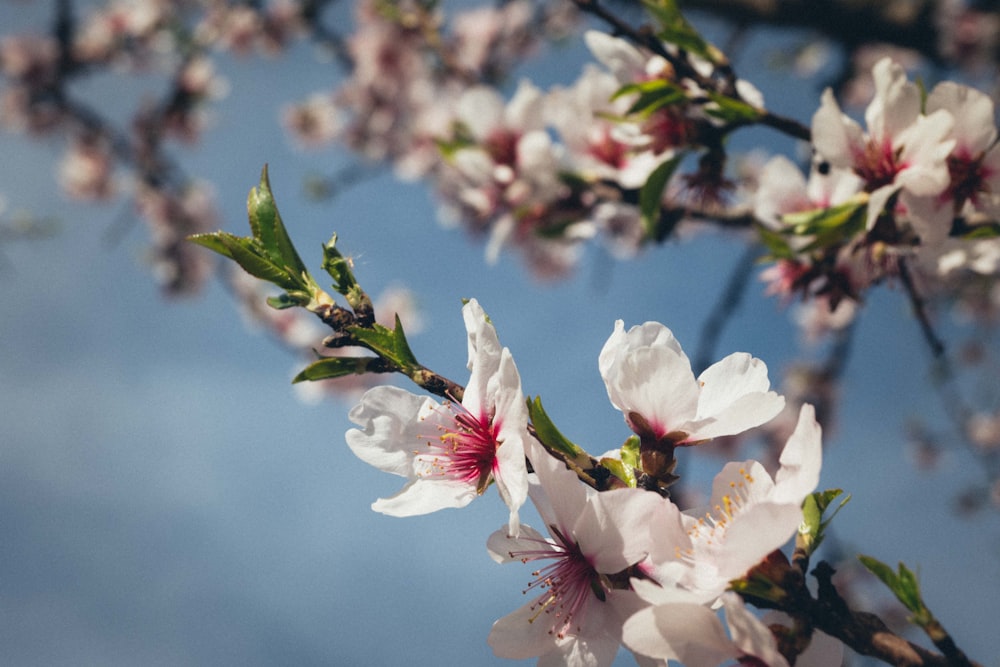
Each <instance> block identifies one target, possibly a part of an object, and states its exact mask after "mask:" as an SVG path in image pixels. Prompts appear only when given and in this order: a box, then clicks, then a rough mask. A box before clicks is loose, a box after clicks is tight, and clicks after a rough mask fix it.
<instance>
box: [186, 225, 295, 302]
mask: <svg viewBox="0 0 1000 667" xmlns="http://www.w3.org/2000/svg"><path fill="white" fill-rule="evenodd" d="M190 240H191V241H192V242H194V243H197V244H198V245H201V246H204V247H206V248H208V249H210V250H214V251H215V252H217V253H219V254H220V255H223V256H225V257H228V258H229V259H231V260H233V261H234V262H236V263H237V264H239V265H240V266H241V267H242V268H243V270H244V271H246V272H247V273H249V274H250V275H251V276H254V277H255V278H260V279H261V280H266V281H267V282H269V283H273V284H275V285H277V286H278V287H282V288H284V289H287V290H294V289H298V288H299V287H300V282H301V281H299V280H296V279H294V278H292V276H290V275H289V274H288V272H287V271H285V270H284V269H283V268H282V267H280V266H277V265H275V264H274V262H272V261H271V259H270V257H268V256H267V254H266V253H265V252H264V249H263V248H262V247H261V246H260V243H259V242H258V241H257V240H256V239H251V238H247V237H245V236H236V235H234V234H230V233H228V232H215V233H214V234H199V235H198V236H196V237H192V238H191V239H190Z"/></svg>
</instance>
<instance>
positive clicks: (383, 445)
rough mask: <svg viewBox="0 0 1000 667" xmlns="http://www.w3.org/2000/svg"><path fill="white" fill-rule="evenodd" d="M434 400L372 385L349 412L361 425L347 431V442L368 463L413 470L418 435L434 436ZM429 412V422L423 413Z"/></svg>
mask: <svg viewBox="0 0 1000 667" xmlns="http://www.w3.org/2000/svg"><path fill="white" fill-rule="evenodd" d="M436 405H437V404H436V403H435V402H434V401H433V400H432V399H430V398H428V397H426V396H417V395H416V394H411V393H410V392H408V391H405V390H403V389H400V388H398V387H388V386H382V387H375V388H373V389H369V390H368V391H367V392H365V394H364V396H362V397H361V402H360V403H359V404H358V405H356V406H355V407H354V408H353V409H352V410H351V412H350V413H349V414H348V417H350V419H351V421H352V422H354V423H355V424H357V425H358V426H361V427H362V429H363V430H361V429H351V430H349V431H348V432H347V434H346V436H345V437H346V439H347V445H348V447H350V448H351V451H352V452H354V454H355V455H356V456H357V457H358V458H359V459H361V460H362V461H364V462H365V463H368V464H369V465H373V466H375V467H376V468H378V469H379V470H383V471H385V472H390V473H392V474H394V475H401V476H403V477H410V476H411V475H412V474H413V459H414V454H413V450H414V449H415V448H416V447H417V446H418V445H419V444H421V440H420V439H421V437H424V436H430V437H435V436H436V430H435V428H434V426H433V423H434V422H433V417H432V416H433V415H434V414H435V412H434V408H435V407H436ZM425 416H431V419H432V422H431V423H430V424H427V423H424V421H422V420H421V418H422V417H425Z"/></svg>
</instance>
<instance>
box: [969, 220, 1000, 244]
mask: <svg viewBox="0 0 1000 667" xmlns="http://www.w3.org/2000/svg"><path fill="white" fill-rule="evenodd" d="M998 236H1000V224H997V223H995V222H991V223H989V224H985V225H976V226H974V227H972V228H971V229H970V230H969V231H968V232H966V233H965V234H962V236H961V238H963V239H970V240H972V239H993V238H996V237H998Z"/></svg>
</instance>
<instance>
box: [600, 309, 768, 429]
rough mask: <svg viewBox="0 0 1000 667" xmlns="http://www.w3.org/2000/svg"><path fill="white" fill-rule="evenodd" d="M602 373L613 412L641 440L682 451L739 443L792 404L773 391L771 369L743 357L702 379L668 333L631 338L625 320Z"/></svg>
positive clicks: (650, 327)
mask: <svg viewBox="0 0 1000 667" xmlns="http://www.w3.org/2000/svg"><path fill="white" fill-rule="evenodd" d="M598 365H599V366H600V370H601V376H602V377H603V378H604V383H605V385H606V386H607V390H608V397H609V398H610V399H611V403H612V405H614V406H615V407H616V408H618V409H619V410H621V411H622V412H623V413H624V415H625V421H626V422H627V423H628V425H629V427H630V428H631V429H632V430H633V431H635V433H636V434H638V435H639V436H641V437H643V438H650V439H653V440H664V439H666V440H670V441H671V442H672V443H673V444H675V445H694V444H697V443H698V442H700V441H703V440H709V439H711V438H717V437H719V436H723V435H736V434H737V433H742V432H743V431H746V430H747V429H750V428H753V427H755V426H760V425H761V424H763V423H764V422H766V421H768V420H770V419H771V418H772V417H774V416H775V415H777V414H778V413H779V412H780V411H781V409H782V407H784V404H785V399H784V398H782V397H781V396H779V395H778V394H777V393H775V392H773V391H769V389H770V386H771V385H770V382H769V381H768V379H767V367H766V366H765V365H764V362H762V361H761V360H760V359H755V358H752V357H751V356H750V355H749V354H746V353H745V352H736V353H734V354H731V355H729V356H728V357H726V358H725V359H723V360H721V361H719V362H717V363H715V364H713V365H712V366H710V367H709V368H707V369H706V370H705V371H704V372H703V373H702V374H701V375H700V376H698V378H697V379H695V377H694V373H693V372H692V370H691V362H690V361H689V360H688V358H687V355H685V354H684V351H683V350H682V349H681V346H680V343H678V342H677V339H676V338H674V334H673V333H672V332H671V331H670V329H668V328H667V327H665V326H663V325H662V324H660V323H658V322H646V323H645V324H643V325H641V326H635V327H632V328H631V329H629V331H628V332H627V333H626V331H625V325H624V323H623V322H622V321H621V320H618V321H617V322H616V323H615V330H614V332H613V333H612V334H611V337H610V338H608V341H607V343H605V344H604V348H603V349H602V350H601V354H600V357H599V361H598Z"/></svg>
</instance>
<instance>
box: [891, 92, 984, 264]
mask: <svg viewBox="0 0 1000 667" xmlns="http://www.w3.org/2000/svg"><path fill="white" fill-rule="evenodd" d="M926 109H927V113H935V112H938V111H945V112H947V113H949V114H951V116H952V117H953V118H954V120H955V122H954V125H953V126H952V128H951V132H950V133H949V137H950V138H951V139H952V140H953V141H954V148H952V150H951V153H949V155H948V158H947V167H948V177H949V180H948V186H947V187H946V188H945V189H944V190H943V191H942V192H941V193H939V194H937V195H935V196H927V197H921V198H918V199H916V200H914V201H912V202H911V203H910V213H911V216H912V217H913V220H914V224H915V226H916V227H917V230H918V232H919V233H920V237H921V241H922V242H923V244H924V245H931V246H932V250H935V248H933V246H936V245H939V244H941V243H944V242H945V239H947V237H948V235H949V232H950V231H951V227H952V220H953V219H954V218H955V216H958V215H966V217H968V218H974V217H975V216H976V215H977V214H984V215H986V216H987V217H989V218H992V219H996V218H997V216H1000V144H997V142H996V139H997V127H996V120H995V109H994V105H993V100H992V99H990V97H989V96H988V95H986V94H985V93H982V92H980V91H978V90H976V89H974V88H970V87H968V86H963V85H960V84H957V83H954V82H951V81H945V82H942V83H939V84H938V85H936V86H935V87H934V90H932V91H931V92H930V94H929V95H928V96H927V104H926Z"/></svg>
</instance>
